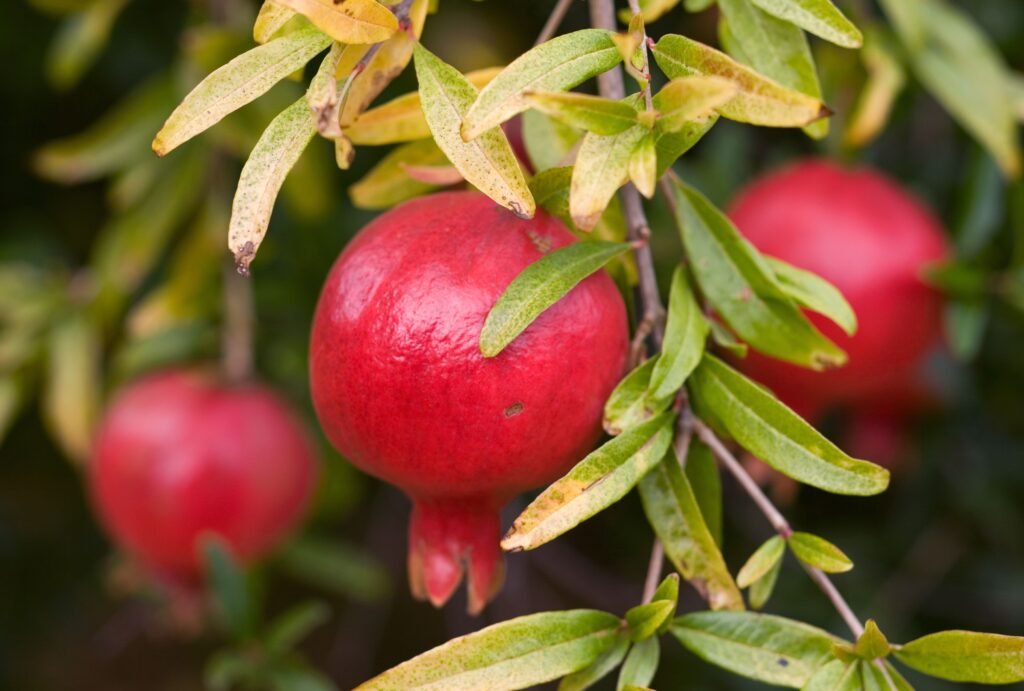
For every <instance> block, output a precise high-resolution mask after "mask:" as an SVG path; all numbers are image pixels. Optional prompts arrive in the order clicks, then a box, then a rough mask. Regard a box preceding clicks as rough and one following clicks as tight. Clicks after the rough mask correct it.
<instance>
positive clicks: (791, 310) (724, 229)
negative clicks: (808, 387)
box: [672, 179, 846, 369]
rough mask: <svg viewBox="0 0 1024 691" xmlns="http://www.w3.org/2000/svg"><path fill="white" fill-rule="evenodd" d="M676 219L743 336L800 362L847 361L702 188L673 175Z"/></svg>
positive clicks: (709, 289) (704, 285) (703, 281)
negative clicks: (685, 182)
mask: <svg viewBox="0 0 1024 691" xmlns="http://www.w3.org/2000/svg"><path fill="white" fill-rule="evenodd" d="M673 183H674V184H673V186H672V189H673V192H674V199H675V214H676V220H677V223H678V225H679V228H680V232H681V233H682V238H683V245H684V246H685V248H686V252H687V255H688V257H689V259H690V265H691V268H692V271H693V273H694V275H695V277H696V278H697V282H698V283H699V284H700V288H701V290H702V291H703V293H704V295H705V297H707V299H708V301H709V302H710V303H711V304H712V306H713V307H714V308H715V309H716V310H717V311H718V313H719V314H721V316H722V318H723V319H725V321H726V322H727V323H728V324H729V326H730V327H732V328H733V329H734V330H735V331H736V333H738V334H739V335H740V337H741V338H743V339H744V340H746V341H747V342H748V343H750V345H752V346H754V347H755V348H757V349H758V350H760V351H761V352H763V353H765V354H767V355H771V356H773V357H776V358H779V359H782V360H787V361H789V362H793V363H795V364H798V365H803V366H805V367H811V368H812V369H823V368H825V367H826V366H829V365H841V364H843V363H844V362H845V361H846V354H845V353H843V351H842V350H840V349H839V347H838V346H836V345H835V344H834V343H832V342H831V341H830V340H828V339H827V338H825V336H823V335H822V334H821V333H820V332H819V331H818V330H817V329H815V328H814V326H812V325H811V323H810V321H808V320H807V317H805V316H804V315H803V313H801V312H800V310H799V308H798V307H797V306H796V305H795V304H794V303H793V302H792V300H791V299H790V298H789V295H788V294H787V293H786V292H785V291H784V290H783V288H782V287H781V286H780V285H779V283H778V282H777V280H776V278H775V273H774V271H772V268H771V266H770V265H769V264H768V263H767V262H766V261H765V259H764V258H763V257H762V256H761V254H760V253H759V252H758V251H757V250H756V249H755V248H754V246H753V245H751V244H750V242H748V241H747V240H746V239H745V238H744V237H743V236H742V235H740V232H739V231H738V230H737V229H736V226H734V225H733V224H732V222H731V221H729V219H728V218H726V217H725V215H724V214H723V213H722V212H721V211H719V210H718V209H716V208H715V207H714V206H713V205H712V204H711V202H709V201H708V200H707V198H706V197H704V196H703V195H702V194H701V193H700V192H698V191H696V190H695V189H693V188H691V187H688V186H687V185H685V184H683V183H681V182H679V181H678V180H677V179H674V180H673Z"/></svg>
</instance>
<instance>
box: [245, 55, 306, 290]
mask: <svg viewBox="0 0 1024 691" xmlns="http://www.w3.org/2000/svg"><path fill="white" fill-rule="evenodd" d="M278 40H281V39H278ZM268 45H269V44H268ZM315 134H316V122H315V121H314V119H313V113H312V112H311V111H310V110H309V105H308V104H307V103H306V98H305V97H302V98H300V99H298V100H297V101H295V103H293V104H291V105H290V106H288V107H287V108H285V109H284V110H283V111H281V112H280V113H279V114H278V116H277V117H276V118H274V119H273V120H272V121H271V122H270V124H269V125H267V129H266V130H264V131H263V134H262V135H261V136H260V138H259V141H258V142H256V146H255V147H253V150H252V153H250V154H249V158H248V160H247V161H246V162H245V165H244V166H242V174H241V175H240V176H239V178H238V188H237V189H236V190H235V198H234V201H233V202H232V203H231V223H230V225H229V226H228V247H229V248H230V249H231V252H232V253H233V254H234V255H235V264H236V265H237V266H238V269H239V271H242V272H243V273H248V271H249V265H250V264H251V263H252V260H253V259H254V258H255V257H256V250H258V249H259V247H260V243H262V242H263V236H265V235H266V234H267V226H269V225H270V214H271V212H272V211H273V210H274V202H275V201H276V200H277V193H278V192H279V191H280V190H281V185H282V183H284V179H285V176H287V175H288V171H289V170H291V168H292V166H294V165H295V163H296V162H297V161H298V160H299V157H300V156H302V152H303V151H305V150H306V146H308V145H309V142H310V140H312V139H313V135H315Z"/></svg>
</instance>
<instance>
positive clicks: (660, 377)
mask: <svg viewBox="0 0 1024 691" xmlns="http://www.w3.org/2000/svg"><path fill="white" fill-rule="evenodd" d="M708 329H709V327H708V322H707V320H706V319H704V315H703V313H702V312H701V310H700V306H699V305H698V304H697V300H696V299H695V298H694V296H693V291H692V290H691V288H690V284H689V281H688V280H687V278H686V272H685V271H684V270H683V268H682V267H681V266H679V267H676V270H675V273H674V274H673V275H672V288H671V290H670V291H669V300H668V321H667V323H666V325H665V342H664V344H663V346H662V350H661V357H660V358H658V361H657V363H656V364H655V366H654V371H653V372H652V373H651V384H650V388H651V390H652V394H651V395H652V397H653V398H655V399H660V398H666V397H669V396H672V395H674V394H675V393H676V392H677V391H679V389H681V388H682V386H683V384H684V383H685V382H686V378H687V377H689V376H690V373H691V372H693V370H694V369H695V368H696V367H697V364H698V363H699V362H700V359H701V357H702V356H703V355H704V343H705V341H706V340H707V336H708Z"/></svg>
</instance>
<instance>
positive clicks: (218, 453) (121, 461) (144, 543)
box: [89, 369, 317, 583]
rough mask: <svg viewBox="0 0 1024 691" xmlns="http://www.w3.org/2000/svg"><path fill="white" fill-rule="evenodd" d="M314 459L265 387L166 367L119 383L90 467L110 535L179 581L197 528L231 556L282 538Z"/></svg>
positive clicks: (184, 578) (190, 569)
mask: <svg viewBox="0 0 1024 691" xmlns="http://www.w3.org/2000/svg"><path fill="white" fill-rule="evenodd" d="M316 463H317V461H316V452H315V450H314V447H313V444H312V442H311V441H310V439H309V436H308V434H307V431H306V429H305V427H304V426H303V424H302V423H301V422H300V421H299V419H298V418H297V417H296V416H295V415H294V414H293V413H292V412H291V410H290V409H289V408H288V406H287V405H285V403H284V402H283V401H281V400H280V399H279V398H278V396H277V395H276V394H274V393H273V392H271V391H270V390H268V389H266V388H264V387H262V386H258V385H254V384H245V385H237V386H234V385H232V386H229V385H225V384H221V383H219V382H218V381H217V380H216V379H215V378H214V377H212V376H210V375H208V374H206V373H202V372H199V371H192V370H179V369H173V370H166V371H162V372H159V373H156V374H151V375H149V376H146V377H144V378H142V379H140V380H138V381H135V382H133V383H131V384H129V385H128V386H127V387H126V388H125V389H123V390H122V391H121V392H120V393H119V395H118V396H117V397H116V399H115V400H114V402H113V403H112V404H111V406H110V407H109V409H108V410H107V413H106V415H105V417H104V420H103V423H102V425H101V427H100V430H99V434H98V438H97V442H96V446H95V450H94V455H93V458H92V462H91V464H90V467H89V470H90V473H89V477H90V484H91V491H92V497H93V503H94V505H95V507H96V510H97V513H98V514H99V518H100V520H101V522H102V523H103V525H104V527H105V528H106V530H107V532H108V533H109V534H110V536H111V537H112V538H113V540H114V541H115V542H117V543H118V544H119V545H120V546H121V547H122V548H124V549H125V550H126V551H127V552H128V553H130V554H132V555H133V556H135V557H136V558H137V559H138V560H139V561H140V562H141V563H142V564H144V565H145V566H146V567H147V568H148V569H149V570H151V571H152V572H153V573H154V574H155V575H157V576H158V577H161V578H164V579H166V580H168V581H171V582H174V583H190V582H194V581H195V580H196V578H197V577H198V575H199V574H200V573H201V569H202V563H201V557H200V555H199V554H198V542H199V539H200V538H201V537H202V536H203V535H205V534H207V533H213V534H216V535H219V536H220V537H221V538H222V539H223V540H224V541H225V543H226V544H227V546H228V547H229V548H230V549H231V550H232V553H233V555H234V556H235V557H236V558H237V559H239V560H240V561H242V562H248V561H251V560H253V559H256V558H258V557H260V556H262V555H264V554H266V553H267V552H268V551H269V550H270V549H272V548H273V547H274V546H275V545H276V544H277V543H278V542H279V541H280V540H281V539H282V538H284V537H285V536H286V535H287V533H288V532H289V531H290V530H291V529H292V528H293V527H294V526H295V525H296V523H297V522H298V521H299V519H300V518H301V517H302V515H303V513H304V512H305V509H306V506H307V504H308V502H309V498H310V495H311V492H312V489H313V487H314V485H315V480H316Z"/></svg>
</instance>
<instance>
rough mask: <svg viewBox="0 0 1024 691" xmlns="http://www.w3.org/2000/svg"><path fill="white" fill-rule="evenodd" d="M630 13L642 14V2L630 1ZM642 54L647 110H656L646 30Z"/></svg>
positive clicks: (634, 14)
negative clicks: (652, 92)
mask: <svg viewBox="0 0 1024 691" xmlns="http://www.w3.org/2000/svg"><path fill="white" fill-rule="evenodd" d="M629 11H630V12H632V13H633V16H634V17H636V16H638V15H639V14H640V0H629ZM640 54H641V55H642V56H643V60H644V64H643V75H644V79H646V80H647V84H646V85H645V86H644V102H645V103H646V104H647V110H654V97H653V96H652V94H651V63H650V60H649V59H648V57H647V30H646V29H644V31H643V35H642V36H641V37H640Z"/></svg>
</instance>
